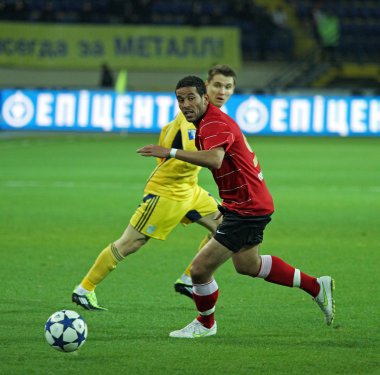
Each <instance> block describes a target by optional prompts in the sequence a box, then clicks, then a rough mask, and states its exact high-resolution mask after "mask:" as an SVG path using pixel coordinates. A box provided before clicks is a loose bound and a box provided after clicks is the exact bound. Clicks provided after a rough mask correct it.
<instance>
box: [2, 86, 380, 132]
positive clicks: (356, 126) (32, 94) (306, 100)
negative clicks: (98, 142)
mask: <svg viewBox="0 0 380 375" xmlns="http://www.w3.org/2000/svg"><path fill="white" fill-rule="evenodd" d="M223 110H224V111H225V112H227V113H228V114H229V115H230V116H231V117H232V118H234V119H235V120H236V121H237V123H238V124H239V125H240V127H241V129H242V130H243V132H244V133H245V134H262V135H308V136H310V135H321V136H328V135H334V136H379V135H380V97H338V96H320V95H316V96H253V95H238V94H235V95H234V96H233V97H232V98H231V99H230V101H229V102H228V103H227V105H226V107H225V108H223ZM177 113H178V106H177V102H176V99H175V96H174V94H172V93H146V92H144V93H137V92H130V93H126V94H123V95H120V94H119V95H118V94H115V93H114V92H108V91H87V90H82V91H45V90H2V91H1V118H0V129H2V130H65V131H97V132H99V131H101V132H122V131H124V132H131V133H132V132H135V133H142V132H143V133H144V132H145V133H146V132H149V133H155V132H159V131H160V130H161V128H162V127H163V126H164V125H165V124H167V123H168V122H170V121H171V120H172V119H173V118H174V117H175V115H176V114H177Z"/></svg>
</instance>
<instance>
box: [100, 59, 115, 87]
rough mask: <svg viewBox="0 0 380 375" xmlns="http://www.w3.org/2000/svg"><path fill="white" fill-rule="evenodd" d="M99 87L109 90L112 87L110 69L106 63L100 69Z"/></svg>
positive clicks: (112, 80)
mask: <svg viewBox="0 0 380 375" xmlns="http://www.w3.org/2000/svg"><path fill="white" fill-rule="evenodd" d="M100 87H102V88H104V89H109V88H113V87H114V79H113V75H112V72H111V69H110V68H109V66H108V65H107V64H106V63H103V64H102V66H101V68H100Z"/></svg>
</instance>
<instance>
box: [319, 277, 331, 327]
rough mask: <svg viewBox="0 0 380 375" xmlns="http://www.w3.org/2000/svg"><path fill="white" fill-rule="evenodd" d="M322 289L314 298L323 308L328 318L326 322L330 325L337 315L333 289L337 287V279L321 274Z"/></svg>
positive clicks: (320, 283)
mask: <svg viewBox="0 0 380 375" xmlns="http://www.w3.org/2000/svg"><path fill="white" fill-rule="evenodd" d="M317 281H318V283H319V285H320V286H321V289H320V291H319V293H318V295H317V296H316V297H315V298H314V301H315V302H317V304H318V306H319V307H320V308H321V310H322V312H323V314H324V315H325V318H326V324H327V325H328V326H329V325H331V323H332V322H333V321H334V317H335V301H334V297H333V291H334V289H335V280H334V279H332V278H331V277H330V276H321V277H318V278H317Z"/></svg>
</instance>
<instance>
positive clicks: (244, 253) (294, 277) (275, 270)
mask: <svg viewBox="0 0 380 375" xmlns="http://www.w3.org/2000/svg"><path fill="white" fill-rule="evenodd" d="M232 261H233V263H234V266H235V269H236V271H237V272H238V273H240V274H243V275H248V276H252V277H259V278H262V279H264V280H265V281H267V282H270V283H274V284H278V285H283V286H287V287H297V288H300V289H302V290H304V291H305V292H306V293H308V294H310V295H311V296H312V297H313V299H314V300H315V301H316V302H317V303H318V305H319V306H320V308H321V310H322V311H323V313H324V315H325V318H326V323H327V324H328V325H330V324H331V323H332V321H333V319H334V308H335V307H334V299H333V295H332V291H333V289H334V280H332V279H331V277H329V276H323V277H320V278H318V279H317V278H315V277H313V276H310V275H308V274H306V273H304V272H301V271H300V270H299V269H297V268H295V267H293V266H291V265H290V264H288V263H286V262H284V261H283V260H282V259H280V258H278V257H276V256H273V255H261V256H260V255H259V245H256V246H254V247H251V248H247V249H242V250H241V251H239V252H238V253H236V254H234V255H233V257H232Z"/></svg>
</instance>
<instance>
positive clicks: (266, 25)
mask: <svg viewBox="0 0 380 375" xmlns="http://www.w3.org/2000/svg"><path fill="white" fill-rule="evenodd" d="M254 23H255V26H256V39H257V48H258V53H259V59H260V60H262V61H265V60H267V59H268V51H269V49H270V43H271V41H272V38H273V35H274V31H275V24H274V22H273V19H272V17H271V15H270V14H269V12H268V10H267V9H266V8H263V7H257V8H256V14H255V17H254Z"/></svg>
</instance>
